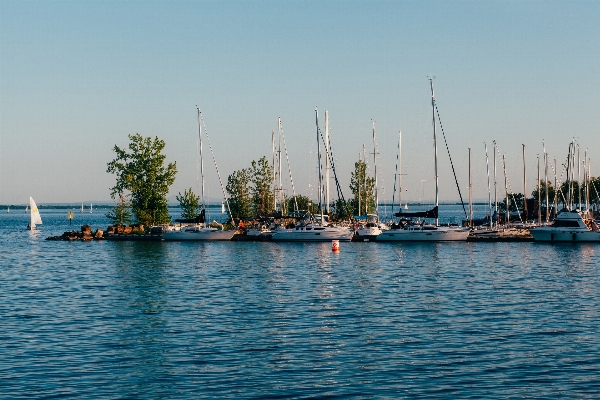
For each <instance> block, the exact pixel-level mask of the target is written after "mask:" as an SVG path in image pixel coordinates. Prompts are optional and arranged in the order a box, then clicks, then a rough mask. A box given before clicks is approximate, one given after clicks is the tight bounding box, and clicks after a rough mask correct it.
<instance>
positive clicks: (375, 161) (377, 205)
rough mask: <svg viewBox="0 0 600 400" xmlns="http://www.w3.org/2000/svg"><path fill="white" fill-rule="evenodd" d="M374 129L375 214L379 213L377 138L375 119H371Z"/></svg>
mask: <svg viewBox="0 0 600 400" xmlns="http://www.w3.org/2000/svg"><path fill="white" fill-rule="evenodd" d="M371 128H372V129H373V168H374V172H375V214H377V215H379V195H378V193H377V140H376V138H375V121H371Z"/></svg>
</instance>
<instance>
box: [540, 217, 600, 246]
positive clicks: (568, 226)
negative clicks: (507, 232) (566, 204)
mask: <svg viewBox="0 0 600 400" xmlns="http://www.w3.org/2000/svg"><path fill="white" fill-rule="evenodd" d="M530 232H531V235H532V236H533V239H534V240H535V241H536V242H598V243H600V229H599V227H598V225H597V224H596V223H595V222H594V221H592V220H588V221H587V223H586V221H584V219H583V217H582V216H581V214H580V213H579V212H578V211H575V210H572V211H569V210H562V211H561V212H560V213H558V215H557V216H556V219H555V220H554V222H553V223H552V224H551V225H546V226H540V227H537V228H533V229H531V230H530Z"/></svg>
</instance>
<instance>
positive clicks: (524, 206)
mask: <svg viewBox="0 0 600 400" xmlns="http://www.w3.org/2000/svg"><path fill="white" fill-rule="evenodd" d="M539 188H540V184H539V182H538V190H539ZM527 208H528V207H527V174H526V172H525V145H524V144H523V210H524V211H525V221H527V219H528V218H529V210H528V209H527Z"/></svg>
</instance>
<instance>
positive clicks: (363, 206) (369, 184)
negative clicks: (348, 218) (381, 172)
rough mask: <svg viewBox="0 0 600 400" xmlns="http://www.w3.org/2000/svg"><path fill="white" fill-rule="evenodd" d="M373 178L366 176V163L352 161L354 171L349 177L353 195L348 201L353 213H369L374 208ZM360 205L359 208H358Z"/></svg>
mask: <svg viewBox="0 0 600 400" xmlns="http://www.w3.org/2000/svg"><path fill="white" fill-rule="evenodd" d="M374 189H375V178H373V177H370V176H367V163H365V162H364V161H361V160H359V161H357V162H355V163H354V172H352V175H351V177H350V190H351V191H352V194H353V195H354V197H353V198H352V199H350V201H348V205H349V206H350V211H351V212H352V213H354V214H355V215H359V214H365V213H370V212H373V211H374V210H375V196H374ZM359 205H360V209H359Z"/></svg>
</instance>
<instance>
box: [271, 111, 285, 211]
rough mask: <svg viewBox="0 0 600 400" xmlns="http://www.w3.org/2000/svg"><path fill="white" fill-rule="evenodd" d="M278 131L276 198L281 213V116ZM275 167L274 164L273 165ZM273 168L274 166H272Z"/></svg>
mask: <svg viewBox="0 0 600 400" xmlns="http://www.w3.org/2000/svg"><path fill="white" fill-rule="evenodd" d="M277 122H278V124H277V126H278V131H277V136H278V137H279V138H278V141H279V145H278V150H277V165H278V168H279V172H278V173H279V188H278V189H277V190H278V191H279V192H278V193H277V198H278V199H279V211H280V212H281V213H283V209H284V207H283V206H282V205H283V185H282V184H281V118H278V121H277ZM273 167H275V166H273ZM273 169H274V168H273ZM275 211H277V208H275Z"/></svg>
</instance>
